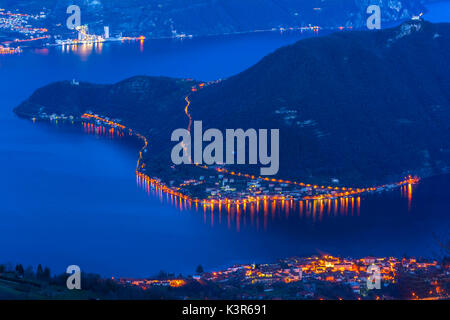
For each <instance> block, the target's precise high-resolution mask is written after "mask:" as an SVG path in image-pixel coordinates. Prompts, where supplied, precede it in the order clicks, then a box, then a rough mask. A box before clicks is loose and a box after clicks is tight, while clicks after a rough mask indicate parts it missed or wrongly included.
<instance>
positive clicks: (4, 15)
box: [0, 8, 49, 53]
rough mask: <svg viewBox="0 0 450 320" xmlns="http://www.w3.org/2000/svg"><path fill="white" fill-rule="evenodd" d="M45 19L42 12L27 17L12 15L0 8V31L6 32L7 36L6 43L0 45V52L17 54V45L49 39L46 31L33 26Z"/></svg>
mask: <svg viewBox="0 0 450 320" xmlns="http://www.w3.org/2000/svg"><path fill="white" fill-rule="evenodd" d="M45 18H46V14H45V13H44V12H40V13H39V14H35V15H29V14H24V13H13V12H11V11H6V10H5V9H2V8H0V30H2V31H4V32H6V33H7V35H8V34H9V36H8V37H7V41H5V42H3V43H1V44H0V46H1V48H2V49H0V52H1V51H4V52H6V51H8V52H6V53H18V52H20V48H17V47H18V46H17V44H19V43H22V42H30V41H36V40H41V39H47V38H48V37H49V36H48V34H47V33H48V30H47V29H46V28H41V27H36V26H35V24H38V23H39V20H42V19H45ZM11 44H13V46H11Z"/></svg>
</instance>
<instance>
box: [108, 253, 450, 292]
mask: <svg viewBox="0 0 450 320" xmlns="http://www.w3.org/2000/svg"><path fill="white" fill-rule="evenodd" d="M371 266H376V268H377V270H378V272H379V279H380V288H376V287H370V286H369V285H368V279H369V281H371V278H369V277H371V276H373V275H374V273H373V272H372V271H370V269H369V267H371ZM403 274H408V275H410V276H411V275H412V276H414V275H415V276H420V277H421V279H422V280H423V281H424V283H426V286H427V287H426V288H425V291H423V292H422V293H421V294H418V293H416V292H414V291H411V292H409V293H407V295H406V298H409V299H445V298H448V297H449V295H448V294H449V292H447V286H448V282H449V281H448V279H449V274H450V270H449V267H448V265H447V266H444V265H442V264H440V263H438V262H437V261H429V260H423V261H419V260H417V259H415V258H403V259H398V258H394V257H388V258H375V257H366V258H361V259H351V258H339V257H333V256H330V255H324V256H320V257H319V256H312V257H303V258H298V257H293V258H289V259H283V260H280V261H278V262H277V263H273V264H244V265H234V266H232V267H230V268H227V269H225V270H221V271H212V272H205V273H202V274H197V275H194V276H189V277H184V278H182V277H178V278H177V279H170V280H167V279H164V280H158V279H117V280H116V281H118V282H119V283H121V284H123V285H132V286H133V285H134V286H138V287H140V288H142V289H144V290H148V289H150V290H151V289H152V288H154V287H161V286H166V287H167V286H171V287H183V286H185V285H187V284H189V283H190V282H199V283H200V284H202V285H204V286H208V285H214V286H219V287H220V288H221V290H223V291H225V292H227V291H229V292H236V290H238V291H239V293H238V295H239V296H238V298H241V299H274V298H283V299H320V298H330V297H331V298H333V297H334V298H337V299H339V298H341V297H339V296H334V295H333V294H335V293H336V292H339V291H336V290H335V288H338V287H339V288H340V289H341V291H342V292H346V293H347V296H346V297H344V298H349V297H351V298H352V299H367V298H374V297H375V298H376V299H395V298H400V297H396V296H392V295H393V293H391V295H389V294H386V291H383V290H382V289H383V288H387V287H389V286H395V285H396V283H397V282H398V281H399V277H400V275H403ZM319 287H321V288H322V289H321V290H318V288H319ZM255 288H258V289H257V290H255ZM289 288H290V289H289ZM342 288H344V289H345V290H342ZM327 291H329V292H330V295H327V293H326V292H327ZM393 292H395V291H393ZM349 293H350V296H349ZM205 298H208V297H205ZM211 298H213V297H211ZM401 298H405V296H402V297H401Z"/></svg>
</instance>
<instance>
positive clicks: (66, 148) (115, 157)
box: [0, 11, 450, 277]
mask: <svg viewBox="0 0 450 320" xmlns="http://www.w3.org/2000/svg"><path fill="white" fill-rule="evenodd" d="M447 12H449V11H447ZM323 34H324V33H323V32H321V33H320V34H319V35H323ZM307 36H313V34H310V33H304V34H300V33H299V32H287V33H283V34H280V33H260V34H247V35H235V36H224V37H210V38H201V39H189V40H184V41H179V40H152V41H145V42H144V43H140V42H131V43H123V44H121V43H107V44H103V45H102V46H93V47H86V46H85V47H79V48H78V49H77V50H67V49H66V50H63V49H62V48H60V47H53V48H45V49H31V50H25V51H24V52H23V53H22V54H21V55H16V56H0V97H1V99H0V108H1V109H0V173H1V178H2V179H1V182H0V199H1V202H0V244H1V245H0V262H11V263H22V264H24V265H28V264H31V265H34V266H36V265H37V264H38V263H42V264H45V265H48V266H50V267H51V269H52V272H54V273H62V272H64V271H65V268H66V267H67V266H68V265H70V264H77V265H79V266H80V267H81V268H82V270H84V271H90V272H96V273H100V274H102V275H105V276H113V275H114V276H136V277H137V276H148V275H152V274H155V273H157V272H158V271H159V270H166V271H171V272H177V273H178V272H182V273H192V272H193V271H194V270H195V267H196V266H197V265H198V264H202V265H203V266H204V267H205V268H206V269H216V268H220V267H225V266H229V265H230V264H232V263H238V262H254V261H256V262H263V261H266V262H270V261H272V260H274V259H276V258H279V257H287V256H292V255H304V254H314V253H320V252H327V253H331V254H335V255H349V256H366V255H380V256H383V255H396V256H401V255H403V254H408V255H422V256H433V254H434V253H435V252H437V246H436V241H435V240H434V238H433V236H432V233H433V232H434V233H436V234H438V235H441V234H448V230H449V228H448V227H449V222H450V221H449V218H448V211H449V206H450V204H449V200H448V199H450V190H449V188H448V187H447V186H448V183H449V182H450V177H449V176H443V177H437V178H432V179H426V180H423V181H422V182H421V183H420V184H419V185H416V186H413V187H412V189H411V191H409V192H408V190H396V191H393V192H391V193H385V194H380V195H374V196H369V197H364V198H361V199H354V200H349V201H350V203H347V204H345V203H344V204H341V203H339V204H338V206H337V208H336V209H335V206H334V204H331V205H330V204H327V203H324V204H311V203H310V204H308V205H307V204H302V206H304V207H302V208H300V203H296V204H293V205H292V206H291V205H290V204H285V206H286V207H285V208H283V209H280V208H278V207H277V208H275V209H272V208H271V207H270V204H269V205H268V206H269V208H267V209H266V210H264V207H263V205H262V207H261V208H259V211H258V210H257V209H256V208H253V209H252V208H250V207H248V208H246V209H245V210H244V209H243V208H242V209H241V211H240V212H231V213H227V212H226V211H225V210H224V211H221V212H219V211H218V208H215V209H214V211H213V212H212V213H211V209H210V208H206V209H204V208H202V207H200V208H197V209H196V208H195V207H191V208H189V207H186V206H185V205H184V204H181V205H180V204H179V203H174V201H175V200H173V199H170V198H166V196H165V195H163V197H162V199H161V197H160V196H159V195H158V194H156V193H154V192H153V191H152V190H145V189H144V188H142V187H141V186H138V185H137V183H136V176H135V165H136V160H137V152H138V150H139V148H140V143H139V141H136V140H135V139H133V138H129V137H124V138H121V137H108V136H105V135H95V134H87V133H85V132H84V129H83V127H82V126H79V125H61V124H59V125H57V124H49V123H32V122H31V121H28V120H22V119H18V118H17V117H16V116H15V115H14V114H13V113H12V109H13V108H14V107H15V106H16V105H18V104H19V103H20V102H21V101H22V100H24V99H26V98H27V97H28V96H29V95H30V94H31V93H32V92H33V91H34V90H35V89H36V88H38V87H40V86H43V85H45V84H47V83H49V82H52V81H57V80H66V79H74V78H75V79H79V80H84V81H90V82H99V83H112V82H116V81H119V80H122V79H124V78H126V77H131V76H134V75H137V74H145V75H164V76H172V77H186V78H188V77H189V78H195V79H200V80H214V79H218V78H225V77H228V76H231V75H233V74H236V73H238V72H240V71H242V70H244V69H245V68H247V67H249V66H251V65H252V64H254V63H256V62H257V61H258V60H259V59H261V58H262V57H263V56H265V55H266V54H268V53H270V52H272V51H274V50H275V49H277V48H279V47H281V46H283V45H286V44H290V43H293V42H295V41H297V40H299V39H301V38H304V37H307ZM352 201H353V203H352ZM358 203H359V205H358ZM313 206H314V207H313ZM315 206H317V207H315Z"/></svg>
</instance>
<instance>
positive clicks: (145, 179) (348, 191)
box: [81, 98, 420, 207]
mask: <svg viewBox="0 0 450 320" xmlns="http://www.w3.org/2000/svg"><path fill="white" fill-rule="evenodd" d="M186 101H187V102H188V99H187V98H186ZM186 110H187V109H186ZM81 118H82V119H86V120H95V121H99V122H102V123H104V124H106V125H108V126H111V127H118V128H119V129H122V130H128V132H129V134H133V135H135V136H136V137H138V138H139V139H141V140H143V142H144V145H143V147H142V148H141V150H140V151H139V158H138V161H137V164H136V179H137V183H138V185H144V186H145V187H149V186H151V187H153V188H156V189H159V190H160V191H162V192H163V193H167V194H169V195H172V196H175V197H178V198H180V199H182V200H186V201H189V202H193V203H200V204H203V205H209V206H212V207H213V206H214V205H215V204H217V205H219V206H221V205H222V204H224V205H234V206H237V207H239V206H240V205H243V206H245V205H246V204H249V203H258V202H259V201H274V200H275V201H293V200H296V201H297V200H301V201H304V200H312V201H316V200H319V201H326V200H337V199H340V198H352V199H354V197H355V196H361V195H363V194H368V193H374V192H379V191H386V188H387V187H396V188H398V187H403V186H406V187H407V189H408V195H409V196H410V193H411V186H412V185H413V184H416V183H418V182H419V181H420V179H419V178H418V177H412V176H408V177H405V179H403V180H402V181H399V182H396V183H392V184H389V185H387V184H384V185H380V186H374V187H363V188H351V187H333V186H323V185H322V186H318V185H311V184H308V183H304V182H297V181H290V180H283V179H275V178H268V177H259V176H254V175H249V174H245V173H241V172H235V171H229V170H227V169H224V168H216V169H212V170H215V171H217V172H219V173H223V174H228V175H233V176H239V177H243V178H246V179H249V180H250V179H252V180H253V179H261V180H263V181H266V182H278V183H286V184H289V185H297V186H304V187H311V188H314V189H317V190H321V191H329V193H326V194H320V195H315V196H304V197H302V198H301V199H296V198H295V197H293V196H290V195H264V196H252V197H250V196H249V197H242V198H217V199H199V198H192V197H190V196H188V195H186V194H184V193H182V192H180V191H179V190H180V188H177V189H173V188H170V187H168V186H167V185H166V184H165V183H163V182H161V179H159V178H155V177H154V178H152V177H150V176H148V175H147V174H145V173H143V172H141V169H143V168H144V167H145V163H144V162H143V152H144V150H146V148H147V147H148V141H147V138H146V137H145V136H144V135H142V134H140V133H138V132H136V131H134V130H132V129H131V128H127V127H126V126H124V125H122V124H119V123H116V122H113V121H111V120H108V119H106V118H102V117H100V116H97V115H92V114H87V113H85V114H83V115H82V116H81ZM196 166H197V167H200V168H203V169H205V170H211V168H209V167H207V166H200V165H196ZM338 191H339V192H338Z"/></svg>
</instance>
